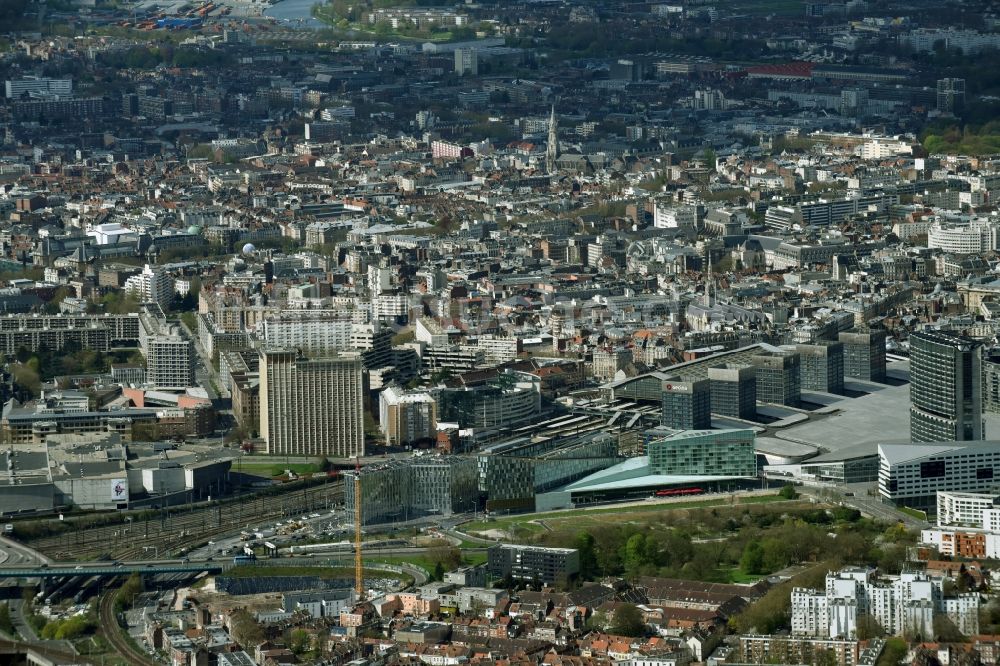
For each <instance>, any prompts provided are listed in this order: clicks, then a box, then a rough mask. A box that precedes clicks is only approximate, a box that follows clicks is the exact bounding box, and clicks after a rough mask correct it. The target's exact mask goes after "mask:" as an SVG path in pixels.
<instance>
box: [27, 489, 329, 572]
mask: <svg viewBox="0 0 1000 666" xmlns="http://www.w3.org/2000/svg"><path fill="white" fill-rule="evenodd" d="M342 496H343V483H342V482H336V483H331V484H329V486H326V487H324V486H318V487H311V488H300V489H297V490H294V491H290V492H287V493H281V494H276V495H260V496H258V497H256V498H252V499H247V500H245V501H243V502H236V503H227V504H219V505H215V506H203V507H196V508H193V509H191V510H175V511H174V512H172V513H170V514H163V515H161V516H159V517H156V516H152V517H150V516H149V515H148V514H146V516H145V518H144V519H143V520H134V519H131V517H129V516H127V515H126V516H124V517H123V519H122V522H120V523H116V524H111V525H102V526H96V527H89V528H84V529H77V530H72V531H66V532H63V533H61V534H57V535H52V536H46V537H41V538H37V539H32V540H30V541H26V542H25V543H26V545H30V546H31V547H32V548H34V549H36V550H38V551H41V552H42V553H45V554H46V555H48V556H49V557H52V558H53V559H57V560H76V559H92V558H95V557H99V556H101V555H105V554H110V555H112V556H113V557H114V558H115V559H141V558H142V557H143V555H144V554H145V553H147V552H149V551H153V553H154V554H166V553H168V552H171V551H176V550H179V549H180V548H184V547H189V546H190V545H197V544H200V543H204V542H205V541H207V540H210V539H212V538H213V537H215V536H217V535H220V534H225V533H229V532H232V531H235V530H238V529H242V528H244V527H245V526H246V525H252V524H255V523H261V522H267V521H270V520H280V519H282V518H285V517H292V516H299V515H302V514H304V513H309V512H312V511H316V510H325V509H326V508H327V506H328V505H329V503H330V502H331V501H340V499H341V498H342Z"/></svg>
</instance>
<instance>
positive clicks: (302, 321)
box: [257, 312, 354, 352]
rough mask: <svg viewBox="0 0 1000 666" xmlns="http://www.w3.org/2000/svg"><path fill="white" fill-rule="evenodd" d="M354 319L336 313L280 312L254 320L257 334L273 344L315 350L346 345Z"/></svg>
mask: <svg viewBox="0 0 1000 666" xmlns="http://www.w3.org/2000/svg"><path fill="white" fill-rule="evenodd" d="M353 329H354V323H353V322H351V320H350V319H346V318H344V317H341V316H339V315H337V314H336V313H330V312H326V313H323V314H321V315H319V316H310V314H309V313H308V312H303V313H302V314H301V315H296V314H294V313H287V314H283V315H281V316H279V317H275V318H271V319H265V320H264V321H262V322H260V323H259V324H257V337H258V338H260V339H261V340H263V341H264V342H266V343H267V344H268V345H270V346H274V347H286V348H288V349H302V350H303V351H308V352H317V351H324V350H333V349H350V348H351V336H352V332H353Z"/></svg>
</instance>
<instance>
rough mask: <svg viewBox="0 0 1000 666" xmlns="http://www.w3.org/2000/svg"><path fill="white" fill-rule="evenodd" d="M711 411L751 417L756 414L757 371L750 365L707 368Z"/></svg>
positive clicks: (745, 417) (746, 417)
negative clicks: (710, 393)
mask: <svg viewBox="0 0 1000 666" xmlns="http://www.w3.org/2000/svg"><path fill="white" fill-rule="evenodd" d="M708 381H709V387H710V389H711V392H712V413H713V414H718V415H719V416H734V417H736V418H740V419H752V418H753V417H754V416H755V415H756V414H757V371H756V370H755V369H754V368H752V367H733V366H727V367H723V368H709V369H708Z"/></svg>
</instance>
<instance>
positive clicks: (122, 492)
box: [111, 479, 128, 502]
mask: <svg viewBox="0 0 1000 666" xmlns="http://www.w3.org/2000/svg"><path fill="white" fill-rule="evenodd" d="M111 501H112V502H127V501H128V480H127V479H111Z"/></svg>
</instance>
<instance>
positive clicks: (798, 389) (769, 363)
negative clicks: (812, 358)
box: [750, 350, 802, 407]
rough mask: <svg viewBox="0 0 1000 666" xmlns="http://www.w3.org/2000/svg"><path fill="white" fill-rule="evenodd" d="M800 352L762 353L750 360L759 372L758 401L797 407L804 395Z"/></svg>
mask: <svg viewBox="0 0 1000 666" xmlns="http://www.w3.org/2000/svg"><path fill="white" fill-rule="evenodd" d="M800 363H801V359H800V357H799V354H798V352H789V351H784V350H782V351H777V352H770V351H762V352H760V353H758V354H754V355H753V356H752V357H751V358H750V364H751V365H752V366H753V367H754V368H755V369H756V371H757V400H758V401H759V402H765V403H772V404H775V405H788V406H791V407H795V406H797V405H798V404H799V399H800V398H801V394H802V383H801V382H802V378H801V375H800V373H799V366H800Z"/></svg>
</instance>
